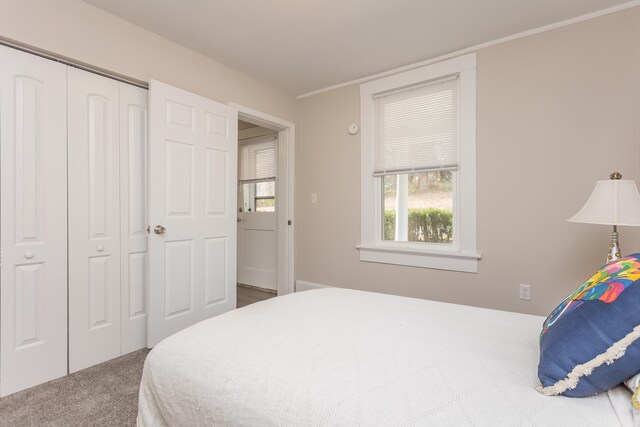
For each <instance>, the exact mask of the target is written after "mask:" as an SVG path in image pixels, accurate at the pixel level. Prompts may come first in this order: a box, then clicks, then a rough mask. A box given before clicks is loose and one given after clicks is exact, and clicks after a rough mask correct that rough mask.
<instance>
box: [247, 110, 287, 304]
mask: <svg viewBox="0 0 640 427" xmlns="http://www.w3.org/2000/svg"><path fill="white" fill-rule="evenodd" d="M277 150H278V132H277V131H275V130H273V129H268V128H265V127H262V126H259V125H256V124H253V123H249V122H245V121H243V120H238V276H237V277H238V279H237V281H238V290H237V298H238V307H243V306H245V305H248V304H251V303H253V302H257V301H262V300H265V299H269V298H272V297H274V296H276V295H277V289H278V282H277V273H278V221H277V211H278V201H279V199H280V198H279V195H278V194H277V191H276V190H277V188H276V182H277V179H278V176H277V172H278V167H277V159H278V157H277Z"/></svg>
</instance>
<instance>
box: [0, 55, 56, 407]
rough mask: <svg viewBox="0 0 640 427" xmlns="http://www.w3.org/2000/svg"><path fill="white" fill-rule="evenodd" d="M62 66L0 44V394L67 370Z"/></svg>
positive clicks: (29, 385)
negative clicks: (0, 272)
mask: <svg viewBox="0 0 640 427" xmlns="http://www.w3.org/2000/svg"><path fill="white" fill-rule="evenodd" d="M66 96H67V91H66V67H65V66H64V65H61V64H57V63H55V62H52V61H48V60H46V59H42V58H38V57H36V56H33V55H29V54H26V53H23V52H19V51H16V50H13V49H10V48H6V47H0V140H1V141H2V146H1V148H0V152H1V156H0V157H1V158H2V160H1V166H0V168H1V171H2V173H1V181H2V183H1V190H0V194H1V195H2V197H1V201H0V204H1V208H0V211H1V212H0V223H1V224H2V233H0V250H1V251H2V269H1V270H2V274H1V278H0V283H1V285H2V286H1V295H0V300H1V303H0V304H1V306H0V311H1V321H0V322H1V330H0V335H1V340H0V349H1V350H0V380H1V381H0V395H2V396H6V395H7V394H10V393H13V392H16V391H19V390H22V389H25V388H28V387H31V386H34V385H36V384H39V383H42V382H44V381H48V380H52V379H54V378H57V377H60V376H63V375H65V374H66V373H67V184H66V181H67V130H66V126H67V119H66V117H67V112H66Z"/></svg>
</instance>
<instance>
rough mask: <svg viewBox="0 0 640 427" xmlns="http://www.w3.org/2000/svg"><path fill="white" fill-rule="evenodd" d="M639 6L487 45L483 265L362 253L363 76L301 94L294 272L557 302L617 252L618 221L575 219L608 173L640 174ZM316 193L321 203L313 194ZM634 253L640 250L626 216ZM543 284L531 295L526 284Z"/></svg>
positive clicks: (501, 299) (542, 309) (351, 283)
mask: <svg viewBox="0 0 640 427" xmlns="http://www.w3.org/2000/svg"><path fill="white" fill-rule="evenodd" d="M638 40H640V8H634V9H629V10H627V11H624V12H620V13H617V14H615V15H609V16H605V17H601V18H597V19H595V20H592V21H587V22H583V23H579V24H575V25H572V26H569V27H564V28H561V29H558V30H554V31H549V32H545V33H541V34H538V35H535V36H531V37H528V38H524V39H519V40H516V41H512V42H509V43H504V44H500V45H496V46H493V47H490V48H486V49H483V50H481V51H479V52H478V68H477V76H478V77H477V95H478V103H477V119H478V127H477V151H478V155H477V169H478V173H477V198H478V221H477V224H478V250H479V252H481V253H482V255H483V259H482V260H481V261H480V262H479V264H478V273H477V274H468V273H457V272H446V271H438V270H429V269H420V268H412V267H401V266H391V265H384V264H374V263H365V262H360V261H359V254H358V251H357V250H356V249H355V245H356V244H357V243H358V242H359V239H360V167H359V163H360V136H359V135H357V136H350V135H348V133H347V126H348V125H349V123H351V122H356V123H359V121H360V117H359V114H360V112H359V87H358V86H357V85H354V86H349V87H346V88H342V89H337V90H334V91H331V92H327V93H323V94H319V95H316V96H313V97H309V98H305V99H302V100H301V101H300V104H299V113H298V123H299V127H298V128H299V138H298V144H297V148H296V150H297V151H296V162H297V164H296V170H297V175H296V197H297V200H296V218H297V229H296V233H297V234H296V257H297V258H296V277H297V278H298V279H301V280H306V281H310V282H315V283H319V284H325V285H331V286H341V287H349V288H356V289H364V290H371V291H380V292H386V293H394V294H399V295H408V296H413V297H420V298H429V299H435V300H443V301H449V302H454V303H461V304H469V305H478V306H483V307H489V308H497V309H503V310H510V311H519V312H527V313H535V314H542V315H546V314H548V312H549V311H550V310H551V309H552V308H553V307H554V306H555V305H556V304H557V303H558V302H559V301H560V300H561V299H562V298H564V297H565V296H566V295H567V294H568V293H570V292H572V291H573V290H574V289H575V288H576V287H577V286H578V285H580V284H581V283H582V281H584V280H585V279H586V278H587V277H588V276H589V275H590V274H591V273H592V272H593V271H594V270H595V269H596V268H597V267H598V266H599V265H600V264H601V263H602V260H603V259H604V256H605V254H606V250H607V245H608V238H609V233H610V230H609V228H608V227H605V226H590V225H584V224H572V223H567V222H565V219H566V218H567V217H569V216H571V215H572V214H574V213H575V212H577V211H578V209H579V208H580V207H581V206H582V205H583V204H584V202H585V201H586V199H587V197H588V196H589V194H590V192H591V190H592V188H593V186H594V183H595V181H596V180H597V179H606V178H607V177H608V176H609V173H611V172H612V171H614V170H619V171H620V172H621V173H622V174H623V176H624V177H625V178H630V179H635V180H638V178H639V177H640V176H639V175H640V165H639V160H640V153H639V151H640V135H639V134H640V123H639V118H640V107H639V104H640V43H638ZM311 193H317V194H318V203H317V204H316V205H312V204H311V203H310V194H311ZM621 239H622V241H621V244H622V249H623V252H625V253H629V252H632V251H640V239H639V235H638V232H637V230H635V229H629V228H623V229H621ZM520 283H528V284H530V285H531V286H532V290H531V293H532V300H531V301H530V302H524V301H520V300H519V299H518V285H519V284H520Z"/></svg>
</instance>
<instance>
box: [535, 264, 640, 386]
mask: <svg viewBox="0 0 640 427" xmlns="http://www.w3.org/2000/svg"><path fill="white" fill-rule="evenodd" d="M638 372H640V254H633V255H630V256H627V257H624V258H621V259H619V260H617V261H615V262H612V263H609V264H606V265H604V266H603V267H602V268H600V270H598V271H597V272H596V274H594V275H593V276H591V278H589V280H587V281H586V282H585V283H584V284H582V286H580V287H579V288H578V289H577V290H576V291H575V292H574V293H573V294H571V295H570V296H568V297H567V298H566V299H565V300H564V301H562V303H561V304H560V305H559V306H558V307H556V309H555V310H553V312H551V314H550V315H549V317H547V319H546V320H545V322H544V325H543V329H542V333H541V334H540V363H539V364H538V378H539V379H540V382H541V385H539V386H538V391H540V392H541V393H543V394H546V395H559V394H561V395H564V396H572V397H583V396H591V395H594V394H597V393H600V392H603V391H606V390H608V389H609V388H611V387H614V386H616V385H618V384H620V383H622V382H623V381H625V380H626V379H628V378H629V377H631V376H632V375H634V374H636V373H638Z"/></svg>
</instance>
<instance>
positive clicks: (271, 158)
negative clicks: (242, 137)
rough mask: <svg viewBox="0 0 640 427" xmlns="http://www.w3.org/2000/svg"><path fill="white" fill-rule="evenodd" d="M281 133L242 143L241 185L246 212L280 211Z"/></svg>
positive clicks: (243, 207) (243, 206) (243, 208)
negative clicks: (278, 149)
mask: <svg viewBox="0 0 640 427" xmlns="http://www.w3.org/2000/svg"><path fill="white" fill-rule="evenodd" d="M276 142H277V137H275V136H272V137H267V138H259V139H257V140H253V141H251V142H248V143H242V145H241V147H240V174H239V175H240V182H239V183H240V185H241V188H240V190H241V193H242V194H241V197H242V210H243V211H244V212H275V211H276V176H275V175H276Z"/></svg>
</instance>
